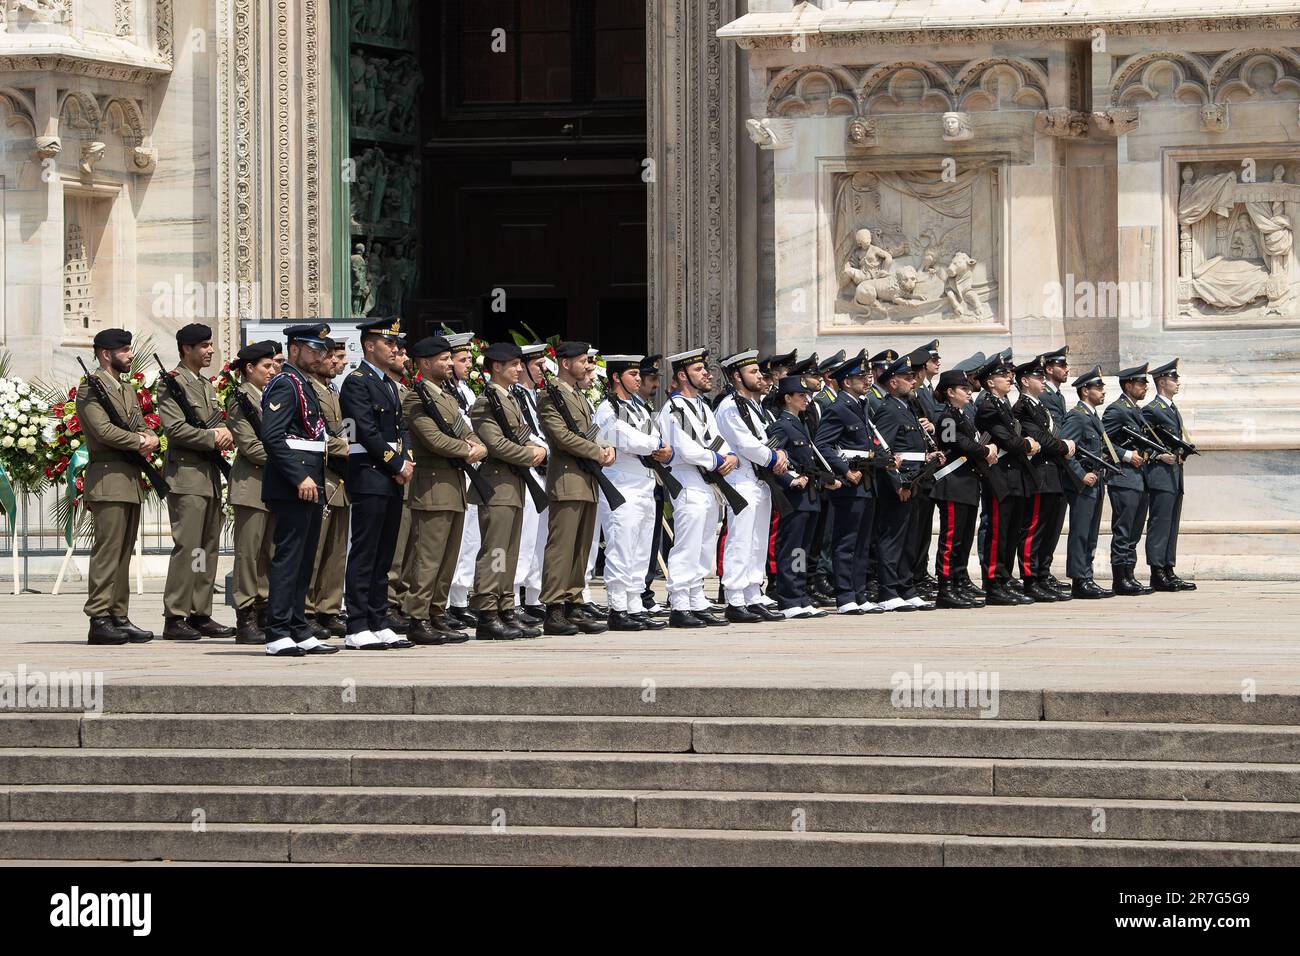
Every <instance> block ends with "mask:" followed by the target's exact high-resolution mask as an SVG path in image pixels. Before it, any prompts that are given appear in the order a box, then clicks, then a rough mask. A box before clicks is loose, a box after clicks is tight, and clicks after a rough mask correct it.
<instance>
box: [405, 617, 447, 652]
mask: <svg viewBox="0 0 1300 956" xmlns="http://www.w3.org/2000/svg"><path fill="white" fill-rule="evenodd" d="M405 637H406V639H407V640H408V641H410V642H411V643H412V644H424V645H436V644H446V643H447V637H446V635H444V634H443V633H442V632H441V631H435V630H434V629H433V628H431V627H430V626H429V622H428V621H421V620H420V619H419V618H418V617H413V618H411V620H410V623H409V624H407V625H406V634H405Z"/></svg>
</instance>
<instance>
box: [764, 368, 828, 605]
mask: <svg viewBox="0 0 1300 956" xmlns="http://www.w3.org/2000/svg"><path fill="white" fill-rule="evenodd" d="M773 391H774V392H775V393H776V408H777V411H778V415H777V419H776V421H774V422H772V424H770V425H768V426H767V435H768V438H772V439H775V442H774V443H773V444H774V447H776V448H777V449H779V450H784V451H785V453H786V454H787V455H788V456H789V459H790V467H789V469H788V470H787V471H786V472H785V473H784V474H781V475H777V476H776V478H777V481H779V482H781V485H782V487H783V488H784V489H785V491H786V497H787V498H789V500H790V504H791V506H792V508H793V510H792V511H791V512H790V513H789V514H788V515H783V516H782V517H781V519H780V521H778V522H777V526H776V605H777V608H778V609H779V610H780V611H781V613H782V614H784V615H785V616H786V617H788V618H807V617H825V616H826V612H825V611H819V610H817V608H815V607H813V598H812V597H811V596H810V595H809V593H808V583H807V582H808V575H807V561H808V554H809V549H810V548H811V547H812V542H813V531H814V530H815V528H816V523H817V515H818V513H819V512H820V511H821V502H820V494H819V493H818V488H817V484H818V483H817V480H816V479H815V478H814V477H813V475H812V472H813V470H814V456H813V443H812V436H811V435H809V434H808V426H807V425H806V424H805V422H804V419H803V413H804V412H805V411H806V410H807V408H808V404H809V396H810V391H809V389H807V388H806V387H805V386H804V384H803V379H802V378H801V377H800V376H798V375H787V376H786V377H785V378H783V379H781V381H780V382H778V383H777V387H776V388H775V389H773Z"/></svg>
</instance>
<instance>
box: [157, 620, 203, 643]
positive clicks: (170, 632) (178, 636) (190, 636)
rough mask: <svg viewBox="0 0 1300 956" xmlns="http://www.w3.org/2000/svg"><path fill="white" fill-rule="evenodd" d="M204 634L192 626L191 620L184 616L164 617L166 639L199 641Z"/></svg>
mask: <svg viewBox="0 0 1300 956" xmlns="http://www.w3.org/2000/svg"><path fill="white" fill-rule="evenodd" d="M202 636H203V635H202V634H200V633H199V632H198V631H196V630H195V629H194V628H193V627H191V626H190V622H189V621H187V620H185V618H183V617H169V618H164V619H163V640H164V641H197V640H198V639H199V638H201V637H202Z"/></svg>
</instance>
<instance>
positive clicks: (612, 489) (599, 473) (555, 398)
mask: <svg viewBox="0 0 1300 956" xmlns="http://www.w3.org/2000/svg"><path fill="white" fill-rule="evenodd" d="M544 388H545V389H546V394H547V395H549V396H550V397H551V401H552V402H553V403H554V404H555V410H556V411H558V412H559V413H560V417H561V418H563V419H564V424H565V427H566V428H568V429H569V431H571V432H573V434H575V435H579V436H581V437H583V438H585V439H587V441H591V442H594V441H595V440H596V432H597V428H596V426H595V424H594V423H593V424H592V426H591V428H590V429H589V430H588V431H586V432H583V431H582V430H581V429H579V428H578V423H577V422H575V421H574V420H573V416H572V415H571V414H569V407H568V406H567V405H565V404H564V396H563V395H562V394H560V389H559V386H557V385H556V384H555V383H554V382H553V381H550V382H547V383H546V384H545V386H544ZM569 457H571V458H572V459H573V460H574V461H575V462H577V465H578V467H579V468H581V469H582V470H583V471H585V472H586V473H587V474H589V475H591V476H592V477H593V478H595V479H596V484H597V485H599V486H600V490H601V493H602V494H604V496H605V503H606V504H608V505H609V510H610V511H617V510H618V509H619V508H620V507H622V505H623V502H624V501H625V500H626V499H624V497H623V495H622V494H621V493H620V492H619V490H618V487H617V486H616V485H615V484H614V482H612V481H610V480H609V479H608V478H606V477H605V470H604V469H603V468H601V467H600V464H599V463H598V462H595V461H592V460H591V459H590V458H580V457H578V456H577V455H570V456H569Z"/></svg>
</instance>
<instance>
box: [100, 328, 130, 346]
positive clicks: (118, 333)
mask: <svg viewBox="0 0 1300 956" xmlns="http://www.w3.org/2000/svg"><path fill="white" fill-rule="evenodd" d="M130 344H131V333H130V332H128V331H127V330H126V329H101V330H100V331H99V332H97V333H95V349H96V351H98V350H99V349H124V348H126V347H127V346H128V345H130Z"/></svg>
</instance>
